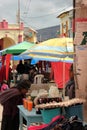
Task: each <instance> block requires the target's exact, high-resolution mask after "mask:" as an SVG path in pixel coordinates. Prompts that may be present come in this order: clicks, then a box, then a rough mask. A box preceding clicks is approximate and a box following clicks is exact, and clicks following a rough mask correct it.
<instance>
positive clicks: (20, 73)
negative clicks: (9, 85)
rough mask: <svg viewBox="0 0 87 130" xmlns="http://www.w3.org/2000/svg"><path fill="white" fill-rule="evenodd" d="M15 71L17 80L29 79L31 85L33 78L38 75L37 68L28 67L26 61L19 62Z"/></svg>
mask: <svg viewBox="0 0 87 130" xmlns="http://www.w3.org/2000/svg"><path fill="white" fill-rule="evenodd" d="M16 71H17V80H20V79H29V81H30V82H31V83H33V81H34V76H35V75H36V74H38V68H37V67H36V66H33V65H30V64H29V63H28V61H27V60H24V63H23V62H22V60H20V61H19V64H18V65H17V67H16Z"/></svg>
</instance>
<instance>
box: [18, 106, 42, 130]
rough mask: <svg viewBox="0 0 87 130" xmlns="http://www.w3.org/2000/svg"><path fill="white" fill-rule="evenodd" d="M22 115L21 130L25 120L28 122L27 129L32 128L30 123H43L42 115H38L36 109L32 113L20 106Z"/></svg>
mask: <svg viewBox="0 0 87 130" xmlns="http://www.w3.org/2000/svg"><path fill="white" fill-rule="evenodd" d="M18 108H19V113H20V115H19V116H20V130H23V118H24V119H25V120H26V121H27V127H29V126H30V123H34V122H35V123H36V122H43V119H42V115H41V114H36V110H35V108H33V109H32V111H28V110H27V109H25V108H24V107H23V105H18Z"/></svg>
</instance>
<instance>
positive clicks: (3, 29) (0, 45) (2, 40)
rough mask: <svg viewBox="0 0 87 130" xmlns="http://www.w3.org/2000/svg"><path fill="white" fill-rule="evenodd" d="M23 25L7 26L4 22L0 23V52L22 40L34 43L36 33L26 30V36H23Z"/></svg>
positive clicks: (32, 30)
mask: <svg viewBox="0 0 87 130" xmlns="http://www.w3.org/2000/svg"><path fill="white" fill-rule="evenodd" d="M25 31H26V30H25V28H24V24H23V23H20V25H19V24H9V23H8V22H7V21H6V20H2V21H1V22H0V50H2V49H5V48H7V47H9V46H12V45H14V44H17V43H20V42H22V41H24V40H26V41H30V42H36V41H37V37H36V31H35V30H34V29H32V28H28V31H27V35H28V36H26V35H25V33H26V32H25Z"/></svg>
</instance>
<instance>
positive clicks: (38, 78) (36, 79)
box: [34, 74, 44, 84]
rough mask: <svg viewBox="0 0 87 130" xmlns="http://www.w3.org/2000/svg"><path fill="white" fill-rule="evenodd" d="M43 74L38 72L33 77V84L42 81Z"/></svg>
mask: <svg viewBox="0 0 87 130" xmlns="http://www.w3.org/2000/svg"><path fill="white" fill-rule="evenodd" d="M43 78H44V75H43V74H38V75H35V77H34V84H41V83H42V82H43Z"/></svg>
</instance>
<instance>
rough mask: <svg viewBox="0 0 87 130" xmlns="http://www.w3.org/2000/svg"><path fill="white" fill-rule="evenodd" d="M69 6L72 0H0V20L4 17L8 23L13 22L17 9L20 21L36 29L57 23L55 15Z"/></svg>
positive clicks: (15, 19)
mask: <svg viewBox="0 0 87 130" xmlns="http://www.w3.org/2000/svg"><path fill="white" fill-rule="evenodd" d="M18 3H20V4H18ZM18 5H19V6H18ZM71 6H73V0H0V21H2V20H3V19H6V21H8V23H10V24H15V23H16V22H17V17H16V16H17V12H18V9H19V10H20V11H19V12H20V22H23V23H24V26H26V27H32V28H33V29H35V30H38V29H42V28H47V27H51V26H56V25H59V24H60V19H59V18H57V16H58V15H59V14H60V13H61V12H62V11H64V10H66V9H67V8H68V7H71ZM18 7H20V8H18Z"/></svg>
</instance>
